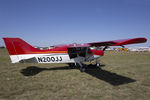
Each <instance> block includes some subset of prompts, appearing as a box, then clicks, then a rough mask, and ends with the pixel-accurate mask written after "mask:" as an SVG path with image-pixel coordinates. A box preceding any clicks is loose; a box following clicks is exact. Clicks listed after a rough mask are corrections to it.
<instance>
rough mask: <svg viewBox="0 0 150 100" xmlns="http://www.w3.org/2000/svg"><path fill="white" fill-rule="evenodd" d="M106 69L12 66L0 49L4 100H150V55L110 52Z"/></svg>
mask: <svg viewBox="0 0 150 100" xmlns="http://www.w3.org/2000/svg"><path fill="white" fill-rule="evenodd" d="M99 60H100V62H101V63H102V69H101V70H100V69H98V68H92V67H88V69H87V71H86V72H84V73H81V72H80V71H79V70H78V69H69V68H68V66H67V64H30V63H28V64H11V63H10V59H9V56H8V53H7V51H6V50H5V49H0V99H1V100H50V99H52V100H74V99H75V100H78V99H81V100H91V99H96V100H148V99H149V98H150V52H106V53H105V56H103V57H102V58H101V59H99Z"/></svg>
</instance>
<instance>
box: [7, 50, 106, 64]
mask: <svg viewBox="0 0 150 100" xmlns="http://www.w3.org/2000/svg"><path fill="white" fill-rule="evenodd" d="M72 55H73V56H75V55H76V56H75V57H73V58H72V57H71V56H72ZM103 55H104V52H103V51H102V50H95V49H90V48H88V51H86V49H83V51H81V52H80V53H77V52H76V53H74V54H73V53H70V52H68V49H67V47H56V48H53V49H48V50H40V51H38V52H35V51H33V52H27V53H26V54H19V55H10V57H11V59H12V61H13V62H12V63H17V62H30V63H75V62H76V60H78V61H80V62H84V61H91V60H94V59H97V58H99V57H101V56H103Z"/></svg>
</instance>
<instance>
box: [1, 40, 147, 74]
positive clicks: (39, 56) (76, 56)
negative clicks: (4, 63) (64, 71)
mask: <svg viewBox="0 0 150 100" xmlns="http://www.w3.org/2000/svg"><path fill="white" fill-rule="evenodd" d="M3 40H4V42H5V45H6V48H7V50H8V52H9V55H10V59H11V61H12V63H28V62H29V63H67V64H69V66H70V67H75V66H77V65H78V66H79V68H80V71H81V72H84V71H85V70H86V67H85V66H84V64H83V62H87V61H92V60H94V59H96V65H97V66H99V65H100V64H99V63H98V61H97V59H98V58H100V57H102V56H103V55H104V51H105V49H106V48H107V47H108V46H123V45H127V44H135V43H144V42H146V41H147V39H146V38H132V39H122V40H113V41H104V42H93V43H83V44H68V45H55V46H54V47H53V48H51V49H47V50H40V49H37V48H35V47H33V46H31V45H30V44H28V43H26V42H25V41H23V40H22V39H20V38H3ZM101 46H104V48H103V50H98V47H101ZM90 47H96V49H90Z"/></svg>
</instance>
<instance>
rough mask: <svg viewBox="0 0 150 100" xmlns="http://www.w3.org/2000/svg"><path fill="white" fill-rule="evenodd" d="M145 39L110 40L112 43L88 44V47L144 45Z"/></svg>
mask: <svg viewBox="0 0 150 100" xmlns="http://www.w3.org/2000/svg"><path fill="white" fill-rule="evenodd" d="M146 41H147V39H146V38H132V39H121V40H112V41H104V42H93V43H88V44H89V45H90V46H96V47H97V46H122V45H128V44H136V43H144V42H146Z"/></svg>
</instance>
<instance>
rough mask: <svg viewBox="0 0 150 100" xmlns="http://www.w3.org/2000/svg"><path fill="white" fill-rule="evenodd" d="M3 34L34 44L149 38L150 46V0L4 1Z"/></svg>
mask: <svg viewBox="0 0 150 100" xmlns="http://www.w3.org/2000/svg"><path fill="white" fill-rule="evenodd" d="M2 37H20V38H22V39H23V40H25V41H26V42H28V43H29V44H31V45H34V46H50V45H55V44H68V43H89V42H98V41H108V40H117V39H126V38H127V39H128V38H136V37H145V38H147V39H148V41H147V43H144V44H138V45H137V44H136V45H132V46H150V0H0V46H1V45H4V43H3V41H2Z"/></svg>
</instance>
